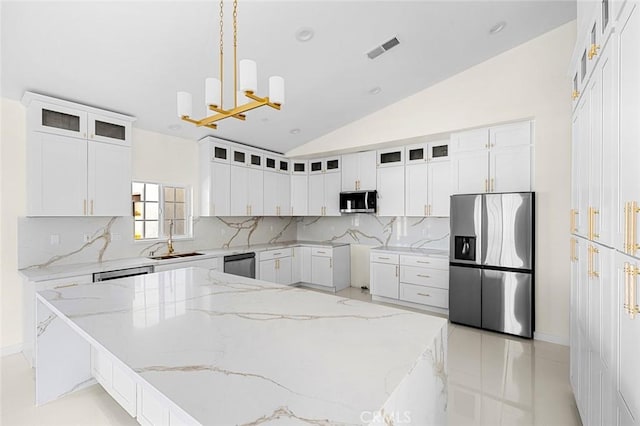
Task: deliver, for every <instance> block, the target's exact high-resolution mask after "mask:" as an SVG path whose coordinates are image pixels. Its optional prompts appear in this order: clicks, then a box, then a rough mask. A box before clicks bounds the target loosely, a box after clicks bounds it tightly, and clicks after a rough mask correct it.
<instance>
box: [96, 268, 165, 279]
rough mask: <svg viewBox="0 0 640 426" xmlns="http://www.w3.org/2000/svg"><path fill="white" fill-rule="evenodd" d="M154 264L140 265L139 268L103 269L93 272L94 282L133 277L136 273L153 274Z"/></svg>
mask: <svg viewBox="0 0 640 426" xmlns="http://www.w3.org/2000/svg"><path fill="white" fill-rule="evenodd" d="M152 272H153V266H139V267H137V268H126V269H117V270H115V271H103V272H96V273H94V274H93V282H94V283H98V282H102V281H109V280H115V279H118V278H126V277H133V276H135V275H144V274H151V273H152Z"/></svg>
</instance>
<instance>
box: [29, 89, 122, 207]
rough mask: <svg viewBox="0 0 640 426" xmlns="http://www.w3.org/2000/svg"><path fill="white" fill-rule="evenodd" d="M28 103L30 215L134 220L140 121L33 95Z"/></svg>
mask: <svg viewBox="0 0 640 426" xmlns="http://www.w3.org/2000/svg"><path fill="white" fill-rule="evenodd" d="M23 103H24V104H25V105H26V106H27V108H28V112H27V117H28V129H27V214H28V215H29V216H129V215H131V122H132V121H133V120H134V119H133V118H132V117H127V116H124V115H119V114H115V113H109V112H107V111H104V114H101V111H100V110H97V109H95V108H91V107H85V106H83V105H78V104H73V103H71V102H66V101H61V100H58V99H54V98H49V97H46V96H41V95H36V94H33V93H30V92H27V93H25V96H24V97H23ZM88 128H90V132H89V134H87V129H88Z"/></svg>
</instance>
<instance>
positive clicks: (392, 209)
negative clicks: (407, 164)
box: [378, 166, 405, 216]
mask: <svg viewBox="0 0 640 426" xmlns="http://www.w3.org/2000/svg"><path fill="white" fill-rule="evenodd" d="M404 174H405V168H404V166H394V167H386V166H385V167H381V168H379V169H378V216H404V214H405V213H404V196H405V186H404Z"/></svg>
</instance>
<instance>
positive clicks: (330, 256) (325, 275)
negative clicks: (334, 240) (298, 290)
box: [301, 245, 351, 292]
mask: <svg viewBox="0 0 640 426" xmlns="http://www.w3.org/2000/svg"><path fill="white" fill-rule="evenodd" d="M303 256H304V253H303ZM310 261H311V280H310V281H306V280H305V278H307V277H306V276H305V271H304V257H303V271H302V272H303V274H302V275H303V276H302V280H301V282H302V283H305V284H310V285H311V286H318V287H319V288H325V289H329V290H331V291H333V292H336V291H339V290H342V289H345V288H347V287H349V285H350V281H351V260H350V248H349V246H348V245H344V246H338V247H333V248H331V247H311V256H310Z"/></svg>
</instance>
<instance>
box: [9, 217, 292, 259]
mask: <svg viewBox="0 0 640 426" xmlns="http://www.w3.org/2000/svg"><path fill="white" fill-rule="evenodd" d="M132 222H133V219H132V218H130V217H117V218H116V217H114V218H110V217H80V218H72V217H60V218H59V217H55V218H54V217H44V218H42V217H22V218H20V219H19V220H18V267H19V268H20V269H22V268H27V267H38V266H49V265H54V264H55V265H64V264H74V263H85V262H101V261H106V260H113V259H122V258H127V257H139V256H148V255H149V253H150V251H155V254H164V253H166V252H167V250H166V240H165V239H163V240H160V241H155V242H150V241H134V240H133V223H132ZM296 230H297V220H296V218H292V217H286V218H278V217H220V218H218V217H202V218H196V219H194V222H193V235H194V238H192V239H188V240H180V239H178V240H176V241H174V248H175V250H176V252H186V251H193V250H206V249H214V248H227V247H238V246H246V245H253V244H265V243H274V242H278V241H291V240H295V239H296Z"/></svg>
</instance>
